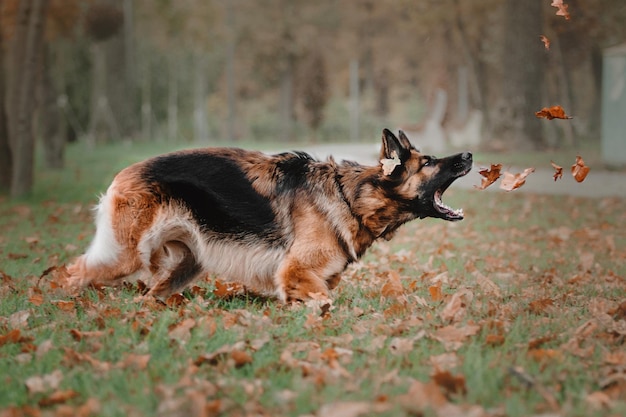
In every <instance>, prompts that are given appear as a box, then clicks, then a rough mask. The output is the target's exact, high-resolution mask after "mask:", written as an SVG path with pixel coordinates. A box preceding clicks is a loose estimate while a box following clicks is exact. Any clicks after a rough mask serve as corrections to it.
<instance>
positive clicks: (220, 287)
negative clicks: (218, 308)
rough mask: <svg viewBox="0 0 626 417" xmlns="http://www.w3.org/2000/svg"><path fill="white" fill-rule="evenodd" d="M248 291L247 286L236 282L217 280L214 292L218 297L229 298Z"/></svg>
mask: <svg viewBox="0 0 626 417" xmlns="http://www.w3.org/2000/svg"><path fill="white" fill-rule="evenodd" d="M245 293H246V287H244V286H243V285H241V284H239V283H236V282H222V281H220V280H217V279H216V280H215V289H214V290H213V294H214V295H215V296H216V297H218V298H224V299H229V298H232V297H236V296H239V295H244V294H245Z"/></svg>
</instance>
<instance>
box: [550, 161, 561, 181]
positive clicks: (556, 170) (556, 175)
mask: <svg viewBox="0 0 626 417" xmlns="http://www.w3.org/2000/svg"><path fill="white" fill-rule="evenodd" d="M550 164H551V165H552V168H554V181H556V180H558V179H560V178H563V167H562V166H559V165H557V164H555V163H554V162H552V161H550Z"/></svg>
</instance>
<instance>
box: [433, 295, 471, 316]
mask: <svg viewBox="0 0 626 417" xmlns="http://www.w3.org/2000/svg"><path fill="white" fill-rule="evenodd" d="M473 298H474V294H473V293H472V292H471V291H470V290H468V289H462V290H459V291H457V292H455V293H454V294H452V297H450V300H449V301H448V303H447V304H446V306H445V307H444V308H443V310H442V311H441V313H440V314H439V315H440V317H441V319H442V320H443V321H444V322H450V323H456V322H458V321H460V320H461V319H462V318H463V316H464V315H465V308H466V306H467V303H468V302H469V301H471V300H472V299H473Z"/></svg>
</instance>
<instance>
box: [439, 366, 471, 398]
mask: <svg viewBox="0 0 626 417" xmlns="http://www.w3.org/2000/svg"><path fill="white" fill-rule="evenodd" d="M432 378H433V381H435V383H436V384H437V385H439V386H440V387H441V388H443V389H444V391H445V392H446V393H448V394H450V395H451V394H461V395H463V394H465V393H467V388H466V386H465V377H464V376H463V375H452V373H450V371H437V372H435V373H434V374H433V376H432Z"/></svg>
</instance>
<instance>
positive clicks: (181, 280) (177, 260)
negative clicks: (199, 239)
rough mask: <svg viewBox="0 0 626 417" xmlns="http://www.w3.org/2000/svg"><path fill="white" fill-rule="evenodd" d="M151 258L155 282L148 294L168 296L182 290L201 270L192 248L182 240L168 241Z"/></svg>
mask: <svg viewBox="0 0 626 417" xmlns="http://www.w3.org/2000/svg"><path fill="white" fill-rule="evenodd" d="M150 258H151V259H150V270H151V271H152V272H153V274H154V280H153V281H154V282H155V284H154V286H153V287H152V289H151V290H150V291H149V293H148V294H151V295H154V296H157V297H167V296H168V295H170V294H173V293H175V292H178V291H181V290H182V289H184V288H185V287H186V286H187V284H189V283H190V282H191V281H193V279H194V278H196V276H198V274H199V273H200V272H201V267H200V264H199V263H198V262H197V260H196V257H195V256H194V254H193V253H192V251H191V249H189V247H188V246H187V245H186V244H184V243H182V242H178V241H170V242H166V243H165V244H164V245H163V248H161V249H160V250H159V251H158V252H156V253H154V254H153V255H152V256H151V257H150Z"/></svg>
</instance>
